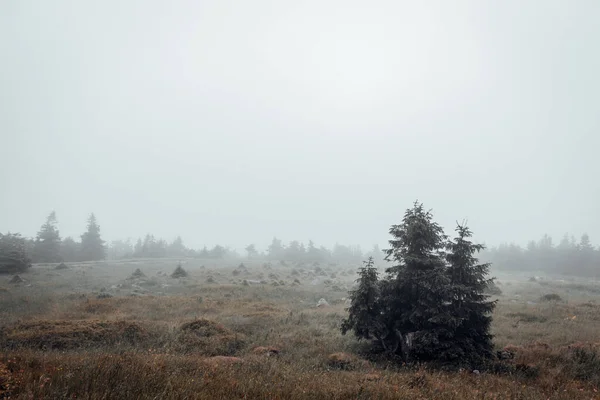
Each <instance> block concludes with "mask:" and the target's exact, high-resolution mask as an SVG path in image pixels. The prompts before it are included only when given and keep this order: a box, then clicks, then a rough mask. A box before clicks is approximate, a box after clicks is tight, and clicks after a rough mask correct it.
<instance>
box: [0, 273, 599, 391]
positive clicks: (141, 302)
mask: <svg viewBox="0 0 600 400" xmlns="http://www.w3.org/2000/svg"><path fill="white" fill-rule="evenodd" d="M175 264H176V263H175V262H173V265H165V264H161V263H157V262H155V261H153V262H152V263H148V264H144V263H131V265H129V264H127V267H126V268H125V267H123V266H121V267H117V266H112V265H94V264H84V265H69V268H68V269H64V270H60V274H61V275H60V278H62V279H59V277H57V276H55V275H50V276H49V275H47V273H48V272H51V273H52V274H55V273H58V272H57V271H56V270H54V266H46V267H34V268H33V269H32V271H31V273H30V274H28V275H27V277H26V278H27V280H28V281H29V282H31V285H32V286H31V287H28V286H19V287H11V286H8V285H4V284H3V283H0V399H1V398H9V397H10V398H14V399H32V398H33V399H38V398H39V399H42V398H46V399H65V398H87V399H107V398H119V399H146V398H147V399H156V398H160V399H234V398H240V399H243V398H246V399H255V398H257V399H356V398H365V399H397V398H411V399H413V398H414V399H548V398H553V399H576V398H582V399H600V394H599V393H598V387H599V385H600V306H599V305H597V304H596V303H595V298H594V297H590V293H592V292H593V290H592V289H590V288H591V287H592V285H591V284H587V285H586V286H585V288H584V291H583V292H581V293H579V292H573V290H574V286H573V285H564V284H557V285H556V287H553V286H552V284H551V283H545V284H544V285H539V284H538V283H529V282H517V281H515V282H513V283H512V284H511V285H509V286H508V287H507V286H506V285H505V284H503V287H502V289H503V291H504V293H505V295H504V297H502V298H501V299H500V300H501V301H500V304H499V307H498V309H497V311H496V313H495V315H494V317H495V318H494V323H493V333H494V334H495V335H496V344H497V346H498V349H499V350H501V349H503V348H505V349H506V350H507V353H506V354H513V355H514V357H513V358H512V359H509V360H506V361H503V362H502V363H497V364H495V366H494V368H495V370H496V373H492V372H491V371H488V372H485V371H482V372H481V373H479V374H478V373H474V372H473V371H460V372H459V371H457V372H448V371H446V372H443V371H439V370H437V371H436V370H428V369H425V368H424V367H421V368H418V367H417V368H416V369H415V367H411V368H408V367H403V366H401V365H397V364H393V363H388V362H385V361H378V360H375V359H371V360H367V359H365V358H364V357H363V356H361V354H363V353H362V350H364V344H361V343H358V342H356V341H355V340H354V338H352V337H351V336H349V335H348V336H342V335H341V334H340V333H339V324H340V322H341V320H342V318H343V317H344V316H345V311H344V305H343V296H345V293H344V292H338V291H337V290H333V289H331V288H330V286H333V285H329V284H327V285H329V286H327V285H325V284H323V285H319V284H314V285H310V284H307V283H305V284H302V285H297V284H295V285H292V283H293V281H294V279H299V280H300V281H301V282H311V281H313V280H314V279H315V277H318V276H319V273H323V272H319V271H315V270H314V268H313V269H311V267H306V266H289V267H287V266H271V267H269V268H266V267H263V266H262V265H252V264H251V263H245V264H246V269H245V270H244V274H243V275H244V276H240V277H239V278H238V277H237V276H235V274H232V271H235V270H236V268H237V265H231V266H217V265H206V266H205V268H200V265H196V266H194V265H189V264H188V265H185V269H186V270H187V271H188V272H189V277H188V278H185V279H181V280H175V279H172V278H170V277H168V276H163V275H157V273H156V271H158V270H161V271H165V272H168V273H170V272H172V270H173V269H174V268H175ZM136 268H140V269H141V271H142V272H143V273H144V275H146V276H147V277H148V278H146V277H140V278H139V279H134V280H131V279H128V278H129V277H130V276H131V274H132V272H134V270H135V269H136ZM321 268H322V270H324V272H326V273H327V274H328V275H329V276H331V275H335V274H336V273H337V276H343V278H335V279H338V280H339V281H338V282H336V285H337V286H343V285H346V286H349V285H350V284H351V282H352V280H353V279H354V277H353V275H352V274H347V273H346V272H345V271H346V270H347V269H348V268H347V266H344V267H343V268H342V267H337V268H338V269H337V270H336V267H321ZM83 272H85V277H83V275H84V274H83ZM292 272H293V273H292ZM269 274H274V276H276V278H277V282H278V285H277V286H273V285H272V284H271V282H270V281H268V282H267V284H261V285H258V284H249V285H244V284H242V282H243V280H244V279H248V280H251V281H260V280H261V279H269V278H268V275H269ZM138 275H139V274H138ZM208 276H212V277H213V278H214V280H215V281H217V282H220V283H219V284H207V283H205V282H206V279H207V277H208ZM273 279H275V278H273ZM148 281H151V282H152V283H151V284H147V282H148ZM279 281H283V283H284V284H283V285H281V284H280V283H279ZM503 281H507V279H506V278H504V279H503ZM118 285H121V286H118ZM133 285H136V286H133ZM113 286H114V287H113ZM86 288H87V289H86ZM138 288H144V290H143V291H141V290H140V289H138ZM100 290H104V291H103V293H107V292H110V293H111V294H112V295H113V296H114V297H111V298H103V299H98V298H96V297H97V295H98V294H99V293H100ZM551 290H552V291H556V292H557V293H558V294H559V295H560V296H561V298H563V299H566V300H565V301H564V302H556V301H553V302H539V301H538V300H539V299H540V297H541V296H543V295H544V294H547V293H551ZM561 290H562V291H561ZM567 290H569V292H567ZM322 297H324V298H326V299H327V300H328V301H329V303H330V304H332V305H331V306H329V307H325V308H316V307H315V306H316V303H317V301H318V300H319V299H320V298H322Z"/></svg>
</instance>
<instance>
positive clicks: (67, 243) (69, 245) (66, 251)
mask: <svg viewBox="0 0 600 400" xmlns="http://www.w3.org/2000/svg"><path fill="white" fill-rule="evenodd" d="M80 253H81V244H80V243H77V242H76V241H75V240H73V238H72V237H70V236H68V237H66V238H64V240H63V241H62V243H61V246H60V255H61V258H62V260H63V261H65V262H73V261H79V258H80Z"/></svg>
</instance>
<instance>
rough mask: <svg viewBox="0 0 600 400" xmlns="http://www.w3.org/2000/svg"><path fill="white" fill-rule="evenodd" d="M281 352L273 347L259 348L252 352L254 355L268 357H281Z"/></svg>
mask: <svg viewBox="0 0 600 400" xmlns="http://www.w3.org/2000/svg"><path fill="white" fill-rule="evenodd" d="M280 352H281V350H279V349H278V348H277V347H273V346H259V347H256V348H254V350H252V353H254V354H259V355H266V356H267V357H270V356H276V355H279V353H280Z"/></svg>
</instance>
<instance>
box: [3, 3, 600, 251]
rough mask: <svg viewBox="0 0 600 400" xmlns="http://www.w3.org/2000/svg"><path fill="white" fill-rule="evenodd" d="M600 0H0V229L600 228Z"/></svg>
mask: <svg viewBox="0 0 600 400" xmlns="http://www.w3.org/2000/svg"><path fill="white" fill-rule="evenodd" d="M598 20H600V2H598V1H596V0H588V1H585V0H578V1H571V2H567V1H563V0H550V1H549V0H543V1H542V0H539V1H516V0H511V1H502V2H499V1H481V0H473V1H452V2H450V1H441V0H440V1H429V2H416V1H391V0H390V1H369V2H367V1H363V2H361V1H347V0H345V1H341V0H334V1H327V0H325V1H294V2H292V1H267V0H254V1H224V0H218V1H217V0H211V1H192V0H189V1H173V2H170V1H157V0H152V1H150V0H127V1H116V0H112V1H101V2H100V1H75V0H72V1H67V0H54V1H42V0H37V1H28V0H4V1H2V2H0V135H1V137H0V139H1V141H0V143H1V145H0V155H1V159H2V168H1V169H0V171H1V172H0V174H1V175H0V178H1V181H2V190H1V195H0V231H2V232H6V231H12V232H21V233H22V234H24V235H26V236H33V235H35V233H36V231H37V230H38V229H39V227H40V225H41V224H42V223H43V222H44V219H45V217H46V216H47V214H48V213H49V212H50V211H52V210H56V213H57V216H58V220H59V229H60V232H61V236H63V237H65V236H69V235H70V236H75V237H77V238H78V237H79V235H80V234H81V233H82V232H83V230H84V229H85V222H86V218H87V215H88V214H89V213H90V212H92V211H93V212H94V213H95V214H96V216H97V218H98V221H99V223H100V225H101V230H102V234H103V236H104V238H105V239H107V240H111V239H117V238H127V237H134V238H137V237H138V236H142V235H144V234H145V233H147V232H151V233H154V234H155V235H157V236H160V237H165V238H167V239H173V238H174V237H175V236H176V235H178V234H179V235H182V237H183V238H184V241H185V243H186V244H187V245H190V246H193V247H198V246H202V245H204V244H206V245H208V246H211V245H214V244H217V243H220V244H224V245H230V246H233V247H237V248H242V247H243V246H244V245H246V244H248V243H250V242H255V243H257V244H258V245H259V247H261V248H264V247H265V246H266V245H267V244H268V243H269V242H270V240H271V238H272V237H273V236H278V237H280V238H282V239H283V240H284V241H289V240H292V239H299V240H304V241H307V240H308V239H312V240H314V241H316V242H317V243H318V244H324V245H327V246H330V245H332V244H333V243H335V242H336V241H337V242H340V243H346V244H361V245H362V246H363V247H364V248H365V249H368V248H369V247H370V246H371V245H372V244H375V243H378V244H380V245H383V246H384V245H385V244H386V243H387V240H388V234H387V231H388V228H389V225H391V224H393V223H399V222H400V220H401V218H402V215H403V213H404V210H405V209H406V208H407V207H410V206H411V204H412V202H413V201H414V200H416V199H419V200H420V201H423V202H424V203H425V206H426V207H428V208H433V210H434V214H435V216H436V219H437V220H438V221H439V222H440V223H442V224H443V225H444V226H445V227H446V228H447V230H448V233H451V232H452V229H453V224H454V221H455V220H457V219H458V220H462V219H464V218H468V221H469V225H470V226H471V228H472V229H473V231H474V232H475V236H476V238H477V239H478V240H480V241H484V242H485V243H487V244H488V245H492V244H498V243H501V242H505V241H514V242H517V243H525V242H526V241H527V240H529V239H536V238H539V237H540V236H541V235H542V234H544V233H548V234H551V235H553V236H554V239H555V241H556V242H558V241H559V240H560V237H561V236H562V234H563V233H565V232H570V233H573V234H575V235H576V236H579V235H581V233H584V232H587V233H589V234H590V236H591V239H592V241H593V242H594V243H595V244H598V243H600V213H599V212H598V208H599V201H598V200H599V197H600V196H599V195H600V183H599V181H598V177H599V172H600V161H599V160H598V158H597V157H598V149H600V139H599V138H598V135H599V134H600V112H599V111H600V99H599V93H600V77H599V74H598V71H600V51H599V49H600V24H598Z"/></svg>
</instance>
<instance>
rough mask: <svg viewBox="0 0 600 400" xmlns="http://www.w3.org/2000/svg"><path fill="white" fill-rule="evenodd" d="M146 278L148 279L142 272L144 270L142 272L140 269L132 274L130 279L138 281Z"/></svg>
mask: <svg viewBox="0 0 600 400" xmlns="http://www.w3.org/2000/svg"><path fill="white" fill-rule="evenodd" d="M145 277H146V275H145V274H144V273H143V272H142V270H140V269H139V268H138V269H136V270H135V271H133V274H131V276H130V277H129V279H138V278H145Z"/></svg>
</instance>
